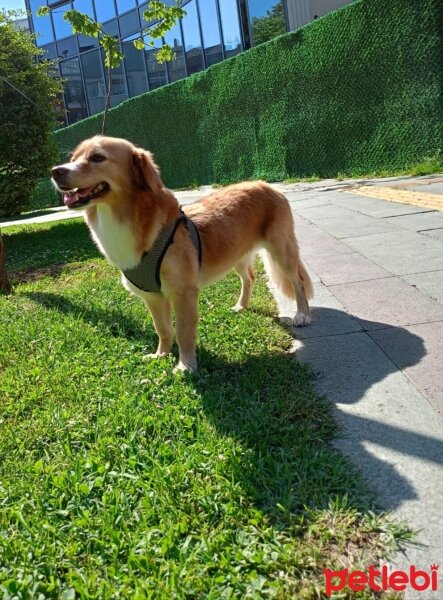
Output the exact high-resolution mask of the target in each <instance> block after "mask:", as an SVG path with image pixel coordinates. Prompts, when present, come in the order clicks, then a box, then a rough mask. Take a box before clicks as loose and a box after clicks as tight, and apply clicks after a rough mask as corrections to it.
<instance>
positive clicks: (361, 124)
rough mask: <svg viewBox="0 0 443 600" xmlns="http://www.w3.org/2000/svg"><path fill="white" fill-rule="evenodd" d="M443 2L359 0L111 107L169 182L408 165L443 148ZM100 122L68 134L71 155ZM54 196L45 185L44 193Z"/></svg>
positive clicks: (114, 130) (119, 125)
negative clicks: (222, 60)
mask: <svg viewBox="0 0 443 600" xmlns="http://www.w3.org/2000/svg"><path fill="white" fill-rule="evenodd" d="M442 4H443V0H420V1H419V2H418V1H417V0H389V2H386V0H356V1H355V2H354V3H353V4H350V5H348V6H346V7H344V8H343V9H341V10H338V11H336V12H333V13H331V14H329V15H327V16H325V17H323V18H322V19H319V20H317V21H314V22H312V23H310V24H309V25H307V26H305V27H303V28H302V29H300V30H298V31H296V32H294V33H289V34H286V35H283V36H280V37H278V38H276V39H274V40H272V41H271V42H268V43H266V44H263V45H261V46H258V47H256V48H254V49H252V50H249V51H248V52H245V53H243V54H241V55H239V56H237V57H235V58H233V59H230V60H227V61H226V62H223V63H221V64H219V65H215V66H214V67H211V68H210V69H208V70H207V71H204V72H202V73H199V74H197V75H194V76H193V77H190V78H187V79H184V80H182V81H179V82H177V83H174V84H172V85H169V86H166V87H164V88H161V89H158V90H156V91H154V92H151V93H147V94H143V95H141V96H138V97H136V98H132V99H130V100H128V101H126V102H124V103H122V104H120V105H119V106H118V107H116V108H114V109H112V110H111V111H110V115H109V128H108V132H107V133H108V134H109V135H113V136H118V137H124V138H127V139H129V140H131V141H132V142H134V143H135V144H138V145H140V146H143V147H145V148H148V149H150V150H151V151H153V153H154V154H155V157H156V160H157V162H158V163H159V165H160V167H161V170H162V174H163V179H164V181H165V182H166V184H167V185H168V186H170V187H182V186H189V185H192V184H194V183H199V184H202V183H212V182H222V183H226V182H231V181H236V180H241V179H250V178H257V177H261V178H265V179H268V180H278V179H284V178H286V177H289V176H308V175H312V174H317V175H319V176H333V175H337V173H339V172H342V173H351V172H352V173H354V174H358V173H361V174H363V173H368V172H371V171H377V170H382V169H388V170H397V169H403V168H407V167H408V166H410V165H411V164H413V163H416V162H419V161H421V160H423V159H424V158H427V157H430V156H434V155H436V154H439V153H440V150H441V146H442V122H443V120H442V116H443V114H442V102H441V98H442V97H441V84H442V81H443V52H442V35H443V34H442V28H441V25H442V20H441V16H442V10H441V8H442ZM101 120H102V117H101V115H95V116H94V117H91V118H88V119H85V120H84V121H81V122H80V123H77V124H75V125H73V126H70V127H67V128H65V129H62V130H60V131H57V132H56V134H55V137H56V139H57V142H58V143H59V145H60V148H61V149H62V151H63V152H64V151H68V150H71V149H72V148H73V147H74V146H75V145H76V144H77V143H78V142H79V141H81V140H82V139H84V138H86V137H89V136H91V135H94V134H96V133H98V132H99V131H100V128H101ZM42 189H44V188H42Z"/></svg>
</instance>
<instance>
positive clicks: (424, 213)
mask: <svg viewBox="0 0 443 600" xmlns="http://www.w3.org/2000/svg"><path fill="white" fill-rule="evenodd" d="M438 212H439V211H438V210H420V211H418V212H415V213H402V214H401V215H388V216H387V217H379V218H380V219H398V217H412V216H414V217H415V215H429V213H438ZM436 229H440V228H439V227H436Z"/></svg>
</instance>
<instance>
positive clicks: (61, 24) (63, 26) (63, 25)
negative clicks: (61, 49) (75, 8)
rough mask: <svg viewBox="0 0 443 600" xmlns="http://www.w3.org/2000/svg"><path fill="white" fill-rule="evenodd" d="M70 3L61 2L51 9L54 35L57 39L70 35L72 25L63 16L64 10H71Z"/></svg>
mask: <svg viewBox="0 0 443 600" xmlns="http://www.w3.org/2000/svg"><path fill="white" fill-rule="evenodd" d="M71 8H72V6H71V3H70V2H68V3H67V4H63V6H59V7H58V8H54V10H53V11H52V13H51V15H52V21H53V23H54V31H55V37H56V39H57V40H59V39H61V38H65V37H68V36H70V35H72V27H71V25H70V23H69V22H68V21H65V19H64V16H65V13H66V11H68V10H71Z"/></svg>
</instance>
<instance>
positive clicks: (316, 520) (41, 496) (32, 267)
mask: <svg viewBox="0 0 443 600" xmlns="http://www.w3.org/2000/svg"><path fill="white" fill-rule="evenodd" d="M4 241H5V246H6V253H7V259H8V266H9V270H10V272H12V273H13V279H14V280H15V284H16V285H15V293H14V295H12V296H10V297H8V298H0V378H1V379H0V397H1V403H0V595H1V596H2V597H3V598H5V599H8V598H17V599H21V598H23V599H25V598H26V599H27V598H32V599H33V598H63V599H71V598H100V599H103V598H124V599H126V598H134V599H135V598H137V599H140V598H155V599H165V600H166V599H168V600H169V599H173V598H188V599H191V598H192V599H194V598H195V599H198V598H209V599H214V600H215V599H219V598H279V599H288V598H297V599H301V600H303V599H307V598H320V597H322V591H321V590H322V589H323V587H324V580H323V574H322V569H323V568H324V567H330V568H342V567H343V565H345V566H346V565H347V566H351V568H357V567H358V566H359V565H368V564H373V563H374V561H376V560H377V557H379V556H381V555H383V554H384V553H385V552H386V551H387V550H388V549H389V548H390V547H392V546H394V545H395V542H396V541H399V539H402V538H404V537H405V536H407V533H406V532H405V531H403V530H401V529H400V528H399V527H396V526H393V525H389V524H388V523H387V521H385V520H384V519H383V517H381V516H379V515H377V514H376V513H374V512H373V505H372V500H371V496H370V494H369V493H368V490H367V489H366V487H365V485H364V484H363V482H362V480H361V478H360V477H359V475H358V473H356V471H355V470H354V469H353V468H352V467H351V465H350V464H349V463H348V462H347V460H346V459H345V458H344V457H343V456H342V455H341V454H340V453H338V452H336V451H334V450H333V448H332V447H331V445H330V440H331V438H332V437H333V435H334V433H335V432H336V425H335V424H334V422H333V420H332V417H331V407H330V405H329V404H328V402H326V401H325V400H324V399H321V398H319V397H318V396H316V394H315V392H314V389H313V386H312V377H311V375H310V373H309V372H308V370H307V369H306V368H305V367H304V366H301V365H299V364H298V363H297V362H295V360H294V358H293V357H292V356H291V355H290V354H289V353H288V352H287V349H288V348H289V347H290V345H291V338H290V336H289V334H288V333H287V332H286V330H285V329H283V328H282V327H281V326H280V325H279V324H278V322H277V320H276V319H275V316H274V315H275V314H276V310H275V306H274V303H273V300H272V299H271V296H270V294H269V292H268V291H267V288H266V286H265V284H264V281H263V278H261V277H259V278H258V284H257V289H256V290H255V294H254V296H253V301H252V307H251V310H249V311H247V312H245V313H243V314H240V315H239V314H235V313H233V312H231V311H230V310H229V307H230V306H232V305H233V304H234V303H235V301H236V296H237V294H238V291H239V283H238V281H237V278H236V276H230V277H229V278H228V279H227V280H225V281H224V282H222V283H220V284H218V285H215V286H213V287H211V288H209V289H208V290H206V291H205V292H204V293H203V294H202V296H201V300H200V313H201V322H200V327H199V341H198V347H199V350H198V358H199V363H200V371H199V374H198V375H195V376H190V375H173V373H172V369H173V364H174V361H175V360H176V359H175V358H172V357H171V358H168V359H161V360H159V361H154V362H150V363H143V362H142V360H141V358H142V355H143V353H144V352H148V351H151V352H152V351H153V350H154V349H155V346H156V336H155V334H154V331H153V327H152V324H151V319H150V317H149V316H148V314H147V312H146V309H145V308H144V306H143V304H142V303H141V302H140V301H139V300H137V299H136V298H134V297H131V296H130V295H129V294H128V293H127V292H126V291H125V290H124V289H123V287H122V286H121V285H120V283H119V276H118V273H117V271H116V270H115V269H114V268H112V267H111V266H110V265H109V264H108V263H106V262H105V261H104V260H103V259H102V258H100V257H99V256H98V254H97V251H96V250H95V248H94V246H93V244H92V242H91V241H90V238H89V234H88V232H87V230H86V226H85V225H84V224H83V222H82V221H79V220H71V221H66V222H55V223H47V224H43V225H39V226H31V225H27V226H24V227H14V228H12V227H11V228H8V229H5V230H4ZM339 597H340V598H345V597H354V596H346V595H340V596H339ZM356 597H359V598H371V597H372V596H371V595H369V594H367V593H364V592H361V593H358V594H357V596H356Z"/></svg>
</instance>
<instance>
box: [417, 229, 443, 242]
mask: <svg viewBox="0 0 443 600" xmlns="http://www.w3.org/2000/svg"><path fill="white" fill-rule="evenodd" d="M421 233H422V234H423V235H427V236H429V237H432V238H435V239H436V240H441V241H442V242H443V228H442V229H428V230H427V231H422V232H421Z"/></svg>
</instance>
